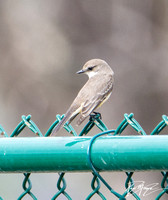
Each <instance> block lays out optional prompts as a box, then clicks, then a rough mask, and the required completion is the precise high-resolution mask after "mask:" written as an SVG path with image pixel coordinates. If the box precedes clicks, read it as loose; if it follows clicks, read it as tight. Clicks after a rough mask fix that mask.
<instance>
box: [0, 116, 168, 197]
mask: <svg viewBox="0 0 168 200" xmlns="http://www.w3.org/2000/svg"><path fill="white" fill-rule="evenodd" d="M63 117H64V116H60V115H57V116H56V121H55V122H54V123H53V124H52V125H51V126H50V128H49V129H48V131H47V132H46V134H45V135H43V134H42V133H41V131H40V130H39V128H38V127H37V126H36V124H35V123H34V122H33V121H32V120H31V116H30V115H28V116H22V121H21V122H20V123H19V124H18V125H17V127H16V128H15V130H14V131H13V132H12V134H11V135H8V134H7V133H6V132H5V130H4V129H3V127H2V126H0V132H1V134H2V135H3V136H2V137H1V138H0V172H1V173H7V172H11V173H23V174H24V180H23V185H22V187H23V190H24V192H23V193H22V194H21V195H20V196H19V197H18V200H20V199H24V197H25V196H26V195H29V196H30V197H31V198H32V199H34V200H36V199H37V197H36V196H35V194H33V193H32V191H31V189H32V183H31V180H30V176H31V173H32V172H58V173H59V178H58V181H57V189H58V192H57V193H56V194H55V195H54V196H53V197H52V200H54V199H57V197H59V196H60V195H64V197H65V198H66V199H69V200H70V199H72V198H71V196H70V194H68V193H67V192H66V186H67V185H66V184H67V183H66V180H65V178H64V176H65V173H66V172H69V171H71V172H76V171H77V172H82V171H88V172H91V173H92V174H93V179H92V182H91V189H92V192H91V193H90V194H89V195H88V196H86V200H89V199H91V198H92V197H93V196H95V195H98V196H99V198H100V199H103V200H105V199H106V197H105V194H103V193H101V192H100V188H101V183H102V184H104V185H105V186H106V187H107V189H108V190H109V191H110V192H111V196H112V197H111V198H114V197H115V198H117V199H119V200H124V199H126V198H127V195H128V194H129V195H132V197H134V199H137V200H140V199H141V198H140V195H139V194H136V193H135V190H134V187H135V185H134V180H133V174H134V173H135V172H136V171H142V170H143V171H144V170H146V171H147V170H159V171H161V176H162V177H163V178H162V181H161V183H160V184H161V188H162V190H161V192H160V193H159V195H158V196H156V198H155V199H156V200H159V199H161V198H162V197H163V196H164V197H165V196H166V197H167V198H168V172H166V171H168V135H159V134H160V133H161V132H163V129H164V128H165V127H166V126H167V125H168V117H167V116H166V115H163V116H162V121H161V122H160V123H159V124H158V125H157V126H156V127H155V128H154V130H153V131H152V132H151V134H150V135H147V134H146V133H145V131H144V130H143V128H142V127H141V126H140V124H139V123H138V122H137V121H136V120H135V119H134V117H133V114H132V113H131V114H129V115H128V114H124V119H123V121H122V122H121V123H120V124H119V125H118V127H117V129H115V130H108V128H107V127H106V125H105V124H104V123H103V122H102V120H101V116H100V114H99V113H96V114H93V115H91V116H90V119H89V122H88V123H87V124H86V126H85V127H84V129H83V130H82V131H81V133H79V134H77V132H76V131H75V130H74V129H73V127H72V126H71V125H68V124H65V126H64V128H65V129H66V131H67V132H68V133H70V134H71V135H73V136H74V137H48V136H50V134H51V132H52V130H53V128H54V127H55V126H56V125H57V124H58V123H59V121H60V120H61V119H62V118H63ZM94 126H97V127H98V129H99V131H98V134H96V135H95V136H93V137H90V136H86V135H87V134H88V133H89V131H90V130H91V129H92V128H93V127H94ZM128 126H131V127H132V128H133V129H134V130H135V131H136V132H137V136H135V135H134V136H121V134H122V132H123V131H124V130H125V129H126V128H127V127H128ZM26 127H28V128H29V129H30V130H31V131H32V132H33V133H34V134H35V136H39V137H26V138H25V137H17V136H18V135H19V136H21V133H22V130H23V129H24V128H26ZM67 136H68V135H67ZM103 171H124V172H125V173H126V176H127V178H126V181H125V188H126V190H125V191H124V192H123V194H119V193H118V192H117V191H115V190H114V189H113V187H112V186H111V185H112V183H108V182H107V181H106V180H105V179H104V178H103V177H102V175H101V172H103ZM0 199H3V197H0Z"/></svg>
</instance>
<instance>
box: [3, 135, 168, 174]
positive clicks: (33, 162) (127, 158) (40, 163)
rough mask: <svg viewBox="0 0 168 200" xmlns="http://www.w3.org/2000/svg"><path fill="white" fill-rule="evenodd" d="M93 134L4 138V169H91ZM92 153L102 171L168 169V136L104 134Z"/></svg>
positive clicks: (98, 168) (28, 170)
mask: <svg viewBox="0 0 168 200" xmlns="http://www.w3.org/2000/svg"><path fill="white" fill-rule="evenodd" d="M92 139H93V137H88V136H86V137H29V138H25V137H17V138H9V137H8V138H1V139H0V172H5V173H6V172H12V173H15V172H16V173H18V172H56V171H91V168H90V164H89V160H88V149H89V145H90V142H91V140H92ZM90 156H91V160H92V163H93V164H94V167H95V168H96V169H97V170H98V171H110V170H111V171H136V170H168V136H167V135H160V136H158V135H155V136H149V135H148V136H147V135H146V136H102V137H98V138H97V139H95V140H94V141H93V144H92V146H91V149H90Z"/></svg>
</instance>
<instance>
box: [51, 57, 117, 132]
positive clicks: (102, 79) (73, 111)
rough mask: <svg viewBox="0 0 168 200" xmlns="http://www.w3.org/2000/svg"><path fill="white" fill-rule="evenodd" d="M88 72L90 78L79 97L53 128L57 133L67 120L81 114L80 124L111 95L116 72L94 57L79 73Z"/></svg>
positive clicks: (78, 123)
mask: <svg viewBox="0 0 168 200" xmlns="http://www.w3.org/2000/svg"><path fill="white" fill-rule="evenodd" d="M81 73H84V74H87V75H88V77H89V80H88V81H87V82H86V84H85V85H84V86H83V87H82V89H81V90H80V91H79V93H78V95H77V97H76V98H75V100H74V101H73V102H72V104H71V106H70V107H69V109H68V110H67V112H66V113H65V116H64V118H63V119H62V120H61V121H60V122H59V123H58V125H57V126H56V127H55V129H54V130H53V133H54V134H55V133H56V132H57V131H59V129H60V128H62V127H63V126H64V124H65V122H66V121H68V124H70V123H71V122H72V120H73V119H74V118H75V117H76V116H77V115H78V114H80V117H79V120H78V121H77V125H80V124H81V123H82V122H83V121H84V120H85V119H86V118H87V117H88V116H89V115H90V114H91V113H92V112H93V111H94V110H95V109H96V108H98V107H100V106H101V105H102V104H103V103H104V102H105V101H106V100H107V99H108V98H109V97H110V95H111V92H112V89H113V82H114V72H113V70H112V69H111V68H110V66H109V65H108V64H107V63H106V62H105V61H104V60H101V59H92V60H89V61H88V62H86V63H85V65H84V66H83V68H82V70H80V71H78V72H77V74H81Z"/></svg>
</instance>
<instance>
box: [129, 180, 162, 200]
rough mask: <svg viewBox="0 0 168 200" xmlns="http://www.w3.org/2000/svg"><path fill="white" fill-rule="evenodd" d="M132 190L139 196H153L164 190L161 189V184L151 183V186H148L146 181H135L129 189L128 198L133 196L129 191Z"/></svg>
mask: <svg viewBox="0 0 168 200" xmlns="http://www.w3.org/2000/svg"><path fill="white" fill-rule="evenodd" d="M132 187H133V189H132V191H133V192H135V193H136V194H137V195H138V196H143V197H145V196H148V195H151V194H153V193H155V192H157V191H161V190H162V188H160V187H159V183H150V184H146V183H145V181H134V184H132V185H130V186H129V187H128V188H127V192H128V194H127V197H128V196H131V194H130V193H129V190H130V189H131V188H132Z"/></svg>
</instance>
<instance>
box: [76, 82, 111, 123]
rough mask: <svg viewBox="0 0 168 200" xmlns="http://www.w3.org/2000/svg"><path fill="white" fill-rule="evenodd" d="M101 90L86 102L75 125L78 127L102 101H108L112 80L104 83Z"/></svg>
mask: <svg viewBox="0 0 168 200" xmlns="http://www.w3.org/2000/svg"><path fill="white" fill-rule="evenodd" d="M102 88H103V89H102V90H101V91H100V92H98V93H97V94H96V96H94V97H93V98H91V99H87V100H86V102H85V103H84V105H83V107H82V111H81V116H80V118H79V120H78V121H77V125H80V124H81V123H82V122H83V121H84V120H85V119H86V117H88V116H89V115H90V114H91V113H92V112H93V111H94V110H95V109H96V108H97V107H99V106H101V105H102V104H103V103H104V101H105V100H106V99H108V97H109V96H110V94H111V91H112V88H113V81H112V79H110V80H109V81H108V82H106V84H104V86H103V87H102Z"/></svg>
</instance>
